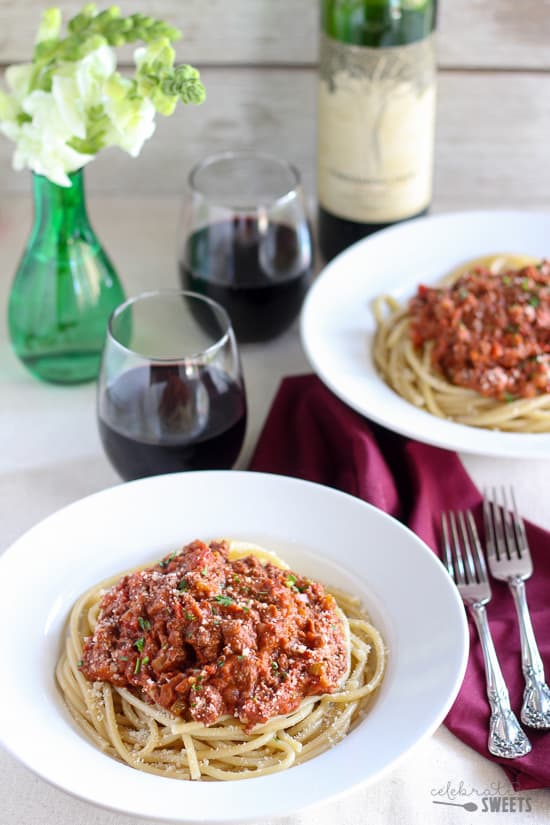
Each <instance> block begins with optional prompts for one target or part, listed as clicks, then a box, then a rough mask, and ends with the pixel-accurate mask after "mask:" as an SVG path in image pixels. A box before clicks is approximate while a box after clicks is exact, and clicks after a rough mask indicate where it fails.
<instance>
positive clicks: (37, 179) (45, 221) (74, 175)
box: [33, 169, 89, 236]
mask: <svg viewBox="0 0 550 825" xmlns="http://www.w3.org/2000/svg"><path fill="white" fill-rule="evenodd" d="M69 179H70V181H71V186H59V185H58V184H57V183H53V181H51V180H50V179H49V178H46V177H44V175H37V174H33V193H34V226H35V229H36V228H38V227H41V228H42V229H45V228H48V229H50V230H51V231H55V232H56V233H57V234H58V235H59V236H70V235H74V234H78V233H79V231H81V230H82V229H89V220H88V214H87V212H86V199H85V192H84V172H83V170H82V169H78V170H77V171H76V172H71V173H70V174H69Z"/></svg>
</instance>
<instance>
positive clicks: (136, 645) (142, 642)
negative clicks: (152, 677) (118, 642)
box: [134, 636, 145, 653]
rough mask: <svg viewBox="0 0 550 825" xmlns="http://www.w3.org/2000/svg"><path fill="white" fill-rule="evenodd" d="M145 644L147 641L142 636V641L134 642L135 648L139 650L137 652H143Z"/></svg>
mask: <svg viewBox="0 0 550 825" xmlns="http://www.w3.org/2000/svg"><path fill="white" fill-rule="evenodd" d="M144 644H145V639H144V638H143V636H142V637H141V639H136V641H135V642H134V647H135V648H137V650H139V652H140V653H141V651H142V650H143V645H144Z"/></svg>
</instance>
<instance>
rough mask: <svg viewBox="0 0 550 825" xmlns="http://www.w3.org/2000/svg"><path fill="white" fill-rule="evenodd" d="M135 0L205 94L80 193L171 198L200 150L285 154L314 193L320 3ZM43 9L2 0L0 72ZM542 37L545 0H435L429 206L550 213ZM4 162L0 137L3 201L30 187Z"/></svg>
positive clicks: (548, 59) (547, 83)
mask: <svg viewBox="0 0 550 825" xmlns="http://www.w3.org/2000/svg"><path fill="white" fill-rule="evenodd" d="M58 5H60V6H61V8H62V9H63V11H65V12H67V13H74V12H75V11H77V10H78V8H80V5H81V3H79V2H64V1H62V2H60V3H58ZM140 5H141V8H142V9H143V10H144V11H147V12H148V13H150V14H154V15H156V16H159V17H164V18H166V19H167V20H170V21H171V22H173V23H174V24H175V25H178V26H180V27H181V28H182V29H183V31H184V39H183V40H182V41H181V42H180V44H178V57H179V59H181V60H186V61H189V62H193V63H195V64H196V65H197V66H199V67H200V68H201V70H202V72H203V78H204V82H205V84H206V87H207V90H208V100H207V102H206V103H205V104H204V105H203V106H202V107H200V108H191V107H189V108H184V107H181V108H180V109H179V111H178V113H177V114H176V115H175V116H174V117H173V118H171V119H168V120H166V119H162V118H159V125H158V129H157V133H156V135H155V137H154V138H153V140H152V141H151V142H150V143H149V144H148V145H146V147H145V149H144V151H143V153H142V156H141V157H140V159H139V160H138V161H135V160H131V159H129V158H127V157H126V156H125V155H124V154H123V153H121V152H119V151H117V150H110V151H107V152H105V153H103V155H102V156H101V157H100V158H99V159H98V160H97V161H95V162H94V163H93V164H92V166H91V167H90V168H89V170H88V173H87V178H88V187H89V189H92V190H93V191H97V192H106V193H107V192H108V193H112V194H116V193H120V194H126V195H127V194H131V193H141V194H150V195H167V196H173V195H179V194H180V193H182V192H183V190H184V187H185V180H186V176H187V173H188V170H189V168H190V166H191V165H192V164H194V163H195V162H196V161H198V160H199V159H201V158H202V157H204V156H205V155H206V154H208V153H210V152H214V151H219V150H221V149H226V148H231V147H236V148H248V147H258V148H262V149H264V150H266V151H270V152H274V153H277V154H284V155H285V156H286V157H287V158H288V159H289V160H291V161H293V162H294V163H295V164H296V165H297V166H298V167H299V168H300V169H301V171H302V174H303V178H304V184H305V187H306V190H307V191H308V193H309V194H313V192H314V191H315V169H314V166H315V98H316V61H317V42H318V2H317V0H232V2H227V0H155V2H154V3H152V2H149V3H141V4H140V3H139V2H136V0H130V2H127V1H126V0H122V2H120V6H121V8H122V10H123V11H124V12H127V13H130V12H132V11H135V10H136V9H137V8H139V6H140ZM43 6H44V3H43V2H41V0H17V2H14V0H0V69H1V68H2V67H3V66H5V65H8V64H9V63H11V62H15V61H19V60H24V59H28V57H29V54H30V49H31V44H32V40H33V37H34V31H35V29H36V24H37V20H38V18H39V14H40V10H41V9H42V8H43ZM549 43H550V0H523V2H521V3H520V2H518V0H441V2H440V15H439V64H440V84H439V114H438V129H437V150H436V199H435V201H436V206H437V208H442V209H450V208H463V207H473V206H484V207H485V206H502V207H506V206H518V207H533V208H546V207H547V205H548V207H549V208H550V171H549V170H550V162H549V161H550V157H549V156H550V144H549V141H548V137H547V136H548V135H549V134H550V47H549V46H548V44H549ZM123 59H124V60H125V61H126V62H127V61H128V59H129V53H125V55H124V56H123ZM10 156H11V146H10V144H9V143H8V141H7V140H5V139H0V197H2V195H5V194H8V193H9V192H16V191H22V190H23V191H24V190H26V189H27V188H28V176H27V175H25V174H21V173H18V174H16V173H14V172H13V171H12V170H11V161H10Z"/></svg>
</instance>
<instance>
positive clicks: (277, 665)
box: [271, 662, 279, 670]
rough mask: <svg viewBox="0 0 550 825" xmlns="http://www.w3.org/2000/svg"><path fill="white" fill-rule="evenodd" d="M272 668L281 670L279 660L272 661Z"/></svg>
mask: <svg viewBox="0 0 550 825" xmlns="http://www.w3.org/2000/svg"><path fill="white" fill-rule="evenodd" d="M271 669H272V670H279V664H278V662H271Z"/></svg>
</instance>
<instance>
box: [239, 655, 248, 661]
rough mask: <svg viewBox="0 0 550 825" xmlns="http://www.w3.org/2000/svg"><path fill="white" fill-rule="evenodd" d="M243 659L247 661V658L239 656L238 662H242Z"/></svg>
mask: <svg viewBox="0 0 550 825" xmlns="http://www.w3.org/2000/svg"><path fill="white" fill-rule="evenodd" d="M243 659H246V656H243V655H241V656H237V661H238V662H242V660H243Z"/></svg>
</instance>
